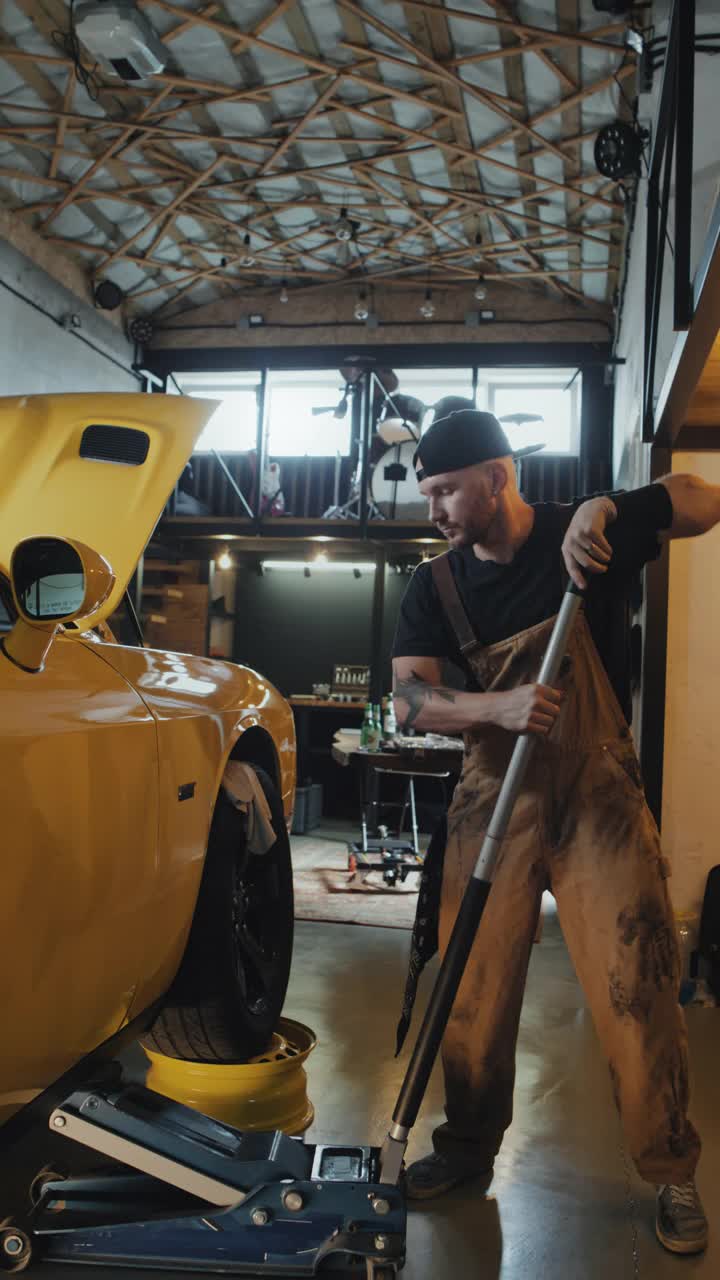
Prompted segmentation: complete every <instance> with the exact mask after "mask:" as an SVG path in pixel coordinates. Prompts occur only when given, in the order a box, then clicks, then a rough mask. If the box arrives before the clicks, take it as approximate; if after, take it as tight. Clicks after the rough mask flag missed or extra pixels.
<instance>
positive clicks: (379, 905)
mask: <svg viewBox="0 0 720 1280" xmlns="http://www.w3.org/2000/svg"><path fill="white" fill-rule="evenodd" d="M292 853H293V885H294V889H295V919H296V920H322V921H326V922H328V923H330V924H358V925H374V926H376V927H380V928H386V929H412V927H413V923H414V921H415V909H416V906H417V894H418V887H419V882H420V877H419V875H418V873H417V872H411V874H410V875H409V876H408V878H407V880H406V881H405V883H404V884H397V885H387V884H385V881H384V880H383V878H382V874H381V873H380V872H378V871H371V872H369V873H366V872H361V871H358V872H357V873H356V875H355V876H354V877H351V875H350V872H349V871H348V865H347V847H346V846H345V845H344V844H340V843H336V842H334V841H332V842H331V841H329V840H314V839H312V837H307V836H293V840H292Z"/></svg>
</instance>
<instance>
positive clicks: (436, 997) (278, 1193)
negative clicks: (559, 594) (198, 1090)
mask: <svg viewBox="0 0 720 1280" xmlns="http://www.w3.org/2000/svg"><path fill="white" fill-rule="evenodd" d="M580 603H581V601H580V597H579V594H578V592H577V591H576V589H575V588H574V587H572V586H570V587H569V588H568V591H567V592H566V594H565V598H564V600H563V604H562V607H561V610H560V613H559V615H558V618H557V621H556V623H555V626H554V628H553V633H552V636H551V639H550V643H549V646H548V651H547V653H546V655H545V659H544V661H543V664H542V669H541V671H540V674H539V677H538V679H539V682H540V683H541V684H548V685H552V684H554V682H555V679H556V677H557V674H558V671H559V668H560V664H561V662H562V659H563V657H564V654H565V646H566V643H567V639H568V636H569V634H570V631H571V629H572V626H573V623H574V620H575V616H576V614H577V611H578V608H579V606H580ZM533 746H534V739H533V738H532V737H531V736H529V735H524V736H521V737H519V738H518V742H517V744H516V747H515V750H514V752H513V756H512V759H511V761H510V765H509V767H508V770H507V774H506V776H505V778H504V781H503V785H502V788H501V791H500V795H499V797H498V801H497V804H496V806H495V811H494V813H493V817H492V819H491V821H490V824H489V827H488V833H487V835H486V837H485V840H484V842H483V846H482V850H481V852H480V855H479V858H478V861H477V864H476V867H475V870H474V873H473V877H472V879H471V881H470V884H469V886H468V889H467V891H466V894H465V897H464V899H463V902H462V906H461V908H460V911H459V913H458V918H457V921H456V924H455V928H454V931H453V934H452V938H451V940H450V943H449V945H448V948H447V951H446V953H445V957H444V960H443V964H442V967H441V970H440V973H439V976H438V979H437V982H436V985H435V989H434V991H433V994H432V997H431V1000H430V1005H429V1007H428V1011H427V1014H426V1016H425V1020H424V1022H423V1026H422V1029H421V1031H420V1034H419V1036H418V1039H417V1043H416V1045H415V1049H414V1051H413V1055H412V1058H411V1061H410V1065H409V1067H408V1070H407V1073H406V1076H405V1080H404V1082H403V1086H402V1090H401V1093H400V1097H399V1099H398V1103H397V1106H396V1108H395V1112H394V1114H393V1122H392V1125H391V1128H390V1131H389V1133H388V1135H387V1137H386V1139H385V1142H384V1144H383V1146H382V1148H381V1149H379V1148H376V1147H363V1146H350V1145H348V1146H343V1147H341V1146H311V1145H308V1144H306V1143H304V1142H303V1141H302V1140H300V1139H297V1138H289V1137H287V1136H286V1135H285V1134H282V1133H259V1134H254V1133H241V1132H239V1131H238V1130H236V1129H232V1128H230V1127H229V1126H227V1125H224V1124H220V1123H218V1122H216V1121H214V1120H211V1119H210V1118H209V1117H207V1116H204V1115H201V1114H199V1113H198V1112H196V1111H193V1110H192V1109H190V1108H188V1107H184V1106H181V1105H180V1104H178V1103H174V1102H171V1101H169V1099H167V1098H164V1097H162V1096H161V1095H159V1094H157V1093H153V1092H151V1091H150V1090H147V1089H143V1088H140V1087H138V1086H131V1087H122V1086H121V1085H119V1084H111V1085H110V1086H108V1085H107V1084H105V1085H104V1086H102V1085H97V1086H96V1087H90V1088H82V1089H76V1090H75V1091H74V1092H71V1093H69V1094H68V1095H67V1096H65V1097H64V1098H63V1100H62V1101H61V1102H59V1104H57V1105H53V1106H52V1107H51V1108H48V1112H46V1116H45V1119H46V1121H47V1122H48V1123H49V1127H50V1129H51V1131H52V1132H53V1133H55V1134H59V1135H62V1136H64V1137H66V1138H67V1139H68V1140H69V1141H70V1142H74V1143H79V1144H81V1145H82V1146H84V1147H86V1148H90V1149H91V1150H92V1151H94V1152H97V1153H98V1154H99V1155H101V1156H103V1157H106V1158H107V1157H109V1158H110V1160H111V1161H112V1162H113V1164H112V1165H111V1167H110V1171H109V1172H107V1173H106V1172H103V1173H101V1174H96V1175H90V1176H81V1177H71V1178H67V1179H64V1180H63V1179H60V1178H58V1177H57V1176H54V1175H52V1174H51V1173H50V1174H47V1173H45V1174H41V1175H40V1176H39V1177H38V1178H36V1179H35V1183H34V1197H33V1198H34V1203H33V1204H31V1206H30V1207H29V1209H28V1211H27V1213H26V1214H25V1215H24V1216H23V1215H20V1216H16V1217H15V1218H14V1220H12V1221H10V1222H7V1221H6V1222H5V1224H4V1226H2V1228H1V1229H0V1267H2V1268H4V1269H5V1270H7V1271H20V1270H22V1269H24V1268H25V1267H26V1266H27V1265H28V1263H29V1262H30V1261H31V1259H33V1258H34V1257H38V1258H43V1259H46V1260H48V1261H62V1262H71V1263H72V1262H78V1263H79V1262H82V1263H91V1264H96V1265H98V1264H104V1265H115V1266H134V1267H143V1268H159V1269H164V1270H173V1271H198V1272H202V1271H212V1272H222V1273H227V1274H230V1275H256V1276H297V1277H301V1276H316V1275H328V1276H330V1277H337V1278H338V1280H339V1277H349V1278H350V1277H357V1278H358V1280H393V1278H394V1277H396V1276H397V1273H398V1272H399V1270H400V1269H401V1268H402V1266H403V1263H404V1260H405V1225H406V1224H405V1204H404V1199H403V1194H402V1173H403V1167H404V1157H405V1152H406V1149H407V1144H408V1138H409V1135H410V1131H411V1129H412V1127H413V1125H414V1123H415V1120H416V1118H417V1114H418V1111H419V1109H420V1105H421V1103H422V1099H423V1097H424V1094H425V1090H426V1088H427V1083H428V1079H429V1077H430V1072H431V1070H432V1067H433V1064H434V1062H435V1058H436V1056H437V1052H438V1049H439V1047H440V1042H441V1039H442V1036H443V1033H444V1030H445V1027H446V1024H447V1020H448V1017H449V1015H450V1010H451V1008H452V1005H453V1001H454V999H455V995H456V992H457V989H458V986H459V984H460V980H461V978H462V975H463V972H464V969H465V964H466V962H467V958H468V955H469V953H470V949H471V947H472V944H473V941H474V939H475V934H476V932H477V928H478V925H479V923H480V919H481V916H482V913H483V909H484V907H485V903H486V901H487V898H488V895H489V893H490V888H491V884H492V878H493V874H494V869H495V865H496V862H497V858H498V854H499V851H500V846H501V843H502V839H503V837H504V835H505V831H506V829H507V825H508V822H509V820H510V816H511V814H512V810H513V807H514V803H515V799H516V797H517V794H518V791H519V789H520V786H521V784H522V781H523V777H524V775H525V771H526V768H527V765H528V763H529V760H530V755H531V752H532V750H533ZM36 1102H37V1100H36ZM33 1105H35V1104H33ZM0 1137H2V1134H1V1133H0Z"/></svg>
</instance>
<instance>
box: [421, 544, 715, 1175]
mask: <svg viewBox="0 0 720 1280" xmlns="http://www.w3.org/2000/svg"><path fill="white" fill-rule="evenodd" d="M433 576H434V579H435V582H436V585H437V587H438V589H439V591H440V598H441V600H442V601H443V606H444V608H445V611H446V614H448V616H449V619H450V621H451V623H452V625H453V628H454V630H455V632H456V635H457V639H458V642H459V644H460V646H461V649H462V651H463V653H464V656H465V658H466V659H467V661H468V662H469V665H470V667H471V668H472V671H473V672H474V674H475V676H476V678H477V681H478V684H479V686H480V688H481V689H482V690H484V691H486V692H492V691H500V690H507V689H513V688H515V687H517V686H518V685H522V684H529V683H532V682H534V681H536V680H537V676H538V672H539V670H540V664H541V661H542V658H543V656H544V653H545V650H546V648H547V644H548V640H549V637H550V633H551V630H552V626H553V621H554V620H553V619H548V621H546V622H542V623H540V624H539V625H538V626H534V627H530V628H529V630H527V631H521V632H520V633H519V634H518V635H515V636H512V637H511V638H510V639H508V640H504V641H502V642H501V643H499V644H493V645H490V646H489V647H487V648H482V647H481V646H480V645H479V644H478V643H477V641H476V640H475V636H474V633H473V632H472V629H471V627H470V623H469V621H468V618H467V614H466V613H465V609H464V607H463V605H462V602H461V600H460V596H459V593H458V591H457V587H456V586H455V580H454V578H453V575H452V572H451V570H450V565H449V563H448V559H447V556H440V557H438V558H437V559H436V560H435V561H434V562H433ZM558 684H559V686H560V687H561V688H563V689H564V690H565V699H564V701H563V704H562V709H561V712H560V715H559V717H558V721H557V723H556V725H555V726H554V728H553V730H552V732H551V733H550V735H549V736H548V737H547V738H543V739H541V740H539V741H538V743H537V746H536V749H535V751H534V753H533V757H532V760H531V763H530V767H529V769H528V773H527V775H526V779H525V782H524V784H523V788H522V791H521V793H520V796H519V798H518V801H517V804H516V806H515V810H514V812H513V816H512V818H511V821H510V825H509V828H508V833H507V836H506V839H505V842H504V845H503V848H502V851H501V856H500V860H499V864H498V867H497V873H496V876H495V880H494V883H493V888H492V892H491V895H490V899H489V902H488V905H487V909H486V911H485V914H484V916H483V919H482V922H481V924H480V928H479V931H478V936H477V939H476V941H475V944H474V947H473V950H472V952H471V955H470V959H469V961H468V965H467V969H466V972H465V976H464V978H463V981H462V984H461V986H460V990H459V992H458V996H457V999H456V1001H455V1005H454V1008H453V1011H452V1015H451V1017H450V1021H449V1023H448V1028H447V1031H446V1033H445V1038H444V1040H443V1066H444V1070H445V1089H446V1114H447V1123H446V1124H444V1125H442V1126H441V1127H440V1128H439V1129H437V1130H436V1131H435V1134H434V1145H435V1149H436V1150H437V1151H439V1152H442V1153H445V1154H447V1155H450V1156H452V1157H453V1158H457V1159H458V1160H459V1161H461V1162H462V1163H465V1162H467V1165H468V1167H472V1168H485V1167H487V1166H489V1165H490V1164H492V1161H493V1159H494V1157H495V1155H496V1154H497V1152H498V1150H499V1148H500V1143H501V1141H502V1137H503V1133H504V1131H505V1129H506V1128H507V1126H508V1125H509V1124H510V1121H511V1119H512V1095H513V1084H514V1077H515V1045H516V1039H517V1032H518V1023H519V1019H520V1009H521V1005H522V999H523V992H524V987H525V978H526V973H527V968H528V962H529V958H530V952H531V948H532V943H533V938H534V936H535V932H536V928H537V922H538V916H539V910H540V901H541V896H542V893H543V890H544V889H546V888H549V889H551V890H552V893H553V895H554V896H555V899H556V901H557V908H558V915H559V918H560V923H561V926H562V930H563V934H564V937H565V941H566V943H567V946H568V950H569V952H570V955H571V957H572V960H573V963H574V966H575V970H576V973H577V976H578V978H579V980H580V982H581V984H582V986H583V989H584V992H585V995H586V998H587V1001H588V1004H589V1006H590V1010H591V1012H592V1016H593V1019H594V1022H595V1027H596V1029H597V1033H598V1035H599V1037H600V1040H601V1042H602V1046H603V1049H604V1051H605V1054H606V1056H607V1059H608V1062H609V1066H610V1073H611V1077H612V1082H613V1087H614V1092H615V1097H616V1101H617V1105H618V1108H619V1110H620V1114H621V1117H622V1123H623V1127H624V1130H625V1134H626V1137H627V1142H628V1145H629V1148H630V1151H631V1154H632V1156H633V1159H634V1161H635V1164H636V1166H637V1169H638V1172H639V1174H640V1176H641V1177H642V1178H644V1179H645V1180H646V1181H648V1182H652V1183H671V1184H678V1183H682V1182H685V1181H686V1180H687V1179H688V1178H691V1177H692V1176H693V1173H694V1170H695V1166H696V1164H697V1161H698V1157H699V1153H700V1140H699V1138H698V1135H697V1133H696V1132H695V1129H694V1128H693V1126H692V1124H691V1123H690V1121H689V1120H688V1117H687V1105H688V1082H687V1048H686V1045H687V1040H686V1030H685V1020H684V1016H683V1013H682V1010H681V1008H680V1006H679V1004H678V990H679V982H680V976H679V963H678V950H677V943H676V936H675V926H674V920H673V914H672V909H671V906H670V901H669V897H668V892H667V886H666V876H667V874H668V872H667V869H666V863H665V862H664V860H663V857H662V854H661V850H660V839H659V835H658V831H657V827H656V826H655V822H654V821H653V818H652V815H651V813H650V811H649V809H648V807H647V804H646V801H645V796H644V792H643V787H642V780H641V776H640V768H639V765H638V761H637V757H636V755H635V751H634V747H633V742H632V739H631V736H630V730H629V729H628V726H627V723H626V721H625V719H624V717H623V715H622V712H621V710H620V706H619V703H618V701H617V698H616V696H615V693H614V691H613V689H612V686H611V684H610V681H609V679H608V676H607V673H606V671H605V668H604V667H603V664H602V662H601V660H600V657H599V655H598V652H597V650H596V648H595V645H594V642H593V640H592V637H591V634H590V630H589V627H588V625H587V622H586V619H585V617H584V615H583V614H582V613H581V614H580V615H579V616H578V619H577V622H576V624H575V627H574V630H573V634H572V637H571V639H570V642H569V645H568V653H567V656H566V658H565V661H564V663H563V669H562V671H561V675H560V678H559V680H558ZM515 741H516V735H515V734H513V733H508V732H507V731H505V730H503V729H501V728H497V727H495V726H489V727H487V728H480V729H477V730H472V731H470V732H468V733H466V735H465V759H464V765H463V771H462V775H461V777H460V781H459V783H458V785H457V788H456V790H455V794H454V797H453V801H452V804H451V806H450V810H449V813H448V836H447V845H446V850H445V860H444V870H443V878H442V895H441V907H440V922H439V942H440V949H441V951H444V949H445V947H446V945H447V942H448V940H449V936H450V933H451V930H452V926H453V924H454V921H455V917H456V915H457V912H458V908H459V906H460V902H461V899H462V895H463V892H464V890H465V887H466V885H467V882H468V879H469V877H470V875H471V873H472V871H473V868H474V866H475V862H476V859H477V855H478V852H479V850H480V847H481V845H482V841H483V837H484V835H485V828H486V826H487V823H488V820H489V818H490V815H491V813H492V810H493V806H494V804H495V800H496V798H497V795H498V791H499V788H500V784H501V782H502V778H503V774H504V772H505V769H506V767H507V764H508V761H509V759H510V755H511V753H512V749H513V746H514V744H515Z"/></svg>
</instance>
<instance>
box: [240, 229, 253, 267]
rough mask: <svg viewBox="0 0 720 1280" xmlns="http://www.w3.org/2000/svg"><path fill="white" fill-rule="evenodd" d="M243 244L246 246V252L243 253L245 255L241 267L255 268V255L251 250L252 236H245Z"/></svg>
mask: <svg viewBox="0 0 720 1280" xmlns="http://www.w3.org/2000/svg"><path fill="white" fill-rule="evenodd" d="M243 244H244V246H245V252H244V253H243V255H242V257H241V259H240V266H241V267H252V266H254V264H255V257H254V255H253V253H252V250H251V249H250V235H249V233H247V234H246V235H244V236H243Z"/></svg>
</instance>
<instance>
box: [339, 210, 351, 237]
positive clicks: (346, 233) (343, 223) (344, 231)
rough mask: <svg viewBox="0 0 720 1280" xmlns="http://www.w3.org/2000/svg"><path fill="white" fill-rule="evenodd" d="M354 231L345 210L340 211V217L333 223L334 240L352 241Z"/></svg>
mask: <svg viewBox="0 0 720 1280" xmlns="http://www.w3.org/2000/svg"><path fill="white" fill-rule="evenodd" d="M354 230H355V228H354V226H353V224H352V222H351V221H350V219H349V218H348V216H347V209H341V210H340V217H339V218H338V220H337V222H336V223H335V239H336V240H352V238H353V234H354Z"/></svg>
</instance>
